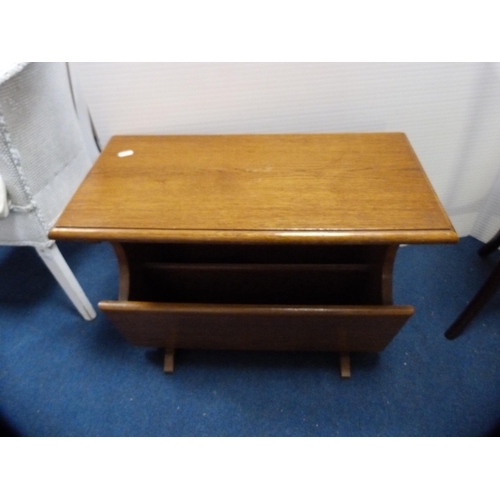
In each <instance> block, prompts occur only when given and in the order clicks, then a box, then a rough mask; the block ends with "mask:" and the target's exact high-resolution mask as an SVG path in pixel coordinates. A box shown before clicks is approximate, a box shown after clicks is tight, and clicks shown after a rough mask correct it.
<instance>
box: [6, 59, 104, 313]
mask: <svg viewBox="0 0 500 500" xmlns="http://www.w3.org/2000/svg"><path fill="white" fill-rule="evenodd" d="M2 65H3V66H2ZM75 103H76V99H75V97H74V94H73V93H72V86H71V80H70V78H69V72H68V67H67V65H66V64H65V63H12V64H6V63H0V177H1V179H2V180H1V181H0V245H24V246H32V247H34V248H35V249H36V251H37V252H38V254H39V255H40V257H41V258H42V260H43V262H44V263H45V264H46V265H47V267H48V268H49V269H50V271H51V272H52V274H53V275H54V277H55V278H56V280H57V281H58V282H59V284H60V285H61V286H62V288H63V289H64V291H65V292H66V294H67V295H68V297H69V298H70V299H71V301H72V302H73V304H74V305H75V307H76V308H77V309H78V311H79V312H80V313H81V315H82V316H83V317H84V318H85V319H88V320H90V319H93V318H94V317H95V315H96V313H95V311H94V309H93V307H92V305H91V304H90V302H89V300H88V299H87V297H86V295H85V293H84V292H83V290H82V289H81V287H80V285H79V283H78V281H77V280H76V278H75V276H74V275H73V273H72V271H71V270H70V268H69V267H68V265H67V263H66V261H65V260H64V258H63V256H62V255H61V253H60V252H59V249H58V248H57V246H56V244H55V243H54V242H53V241H51V240H49V238H48V231H49V229H50V228H51V226H52V225H53V224H54V222H55V221H56V219H57V218H58V217H59V215H60V213H61V212H62V210H63V208H64V207H65V206H66V204H67V203H68V201H69V200H70V198H71V197H72V195H73V194H74V192H75V190H76V189H77V187H78V186H79V184H80V183H81V182H82V180H83V179H84V177H85V176H86V174H87V172H88V170H89V169H90V167H91V165H92V162H93V160H94V159H95V157H96V156H97V154H98V152H97V148H95V145H94V148H95V149H94V150H92V148H91V146H89V141H86V140H85V132H84V131H83V130H82V126H81V124H80V122H79V120H78V116H77V110H76V109H77V108H76V105H75Z"/></svg>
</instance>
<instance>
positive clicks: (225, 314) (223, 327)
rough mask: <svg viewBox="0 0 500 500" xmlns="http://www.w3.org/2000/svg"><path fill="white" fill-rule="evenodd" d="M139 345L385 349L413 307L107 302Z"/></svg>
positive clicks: (109, 313)
mask: <svg viewBox="0 0 500 500" xmlns="http://www.w3.org/2000/svg"><path fill="white" fill-rule="evenodd" d="M99 307H100V308H101V310H102V311H104V312H105V313H106V315H107V316H108V317H109V318H110V319H111V321H112V322H113V323H114V324H115V326H116V327H117V328H118V329H119V330H120V331H121V332H122V334H123V335H124V336H125V338H127V340H129V341H130V342H131V343H133V344H135V345H141V346H153V347H158V346H162V347H166V348H168V349H235V350H238V349H248V350H290V351H333V352H355V351H371V352H377V351H381V350H383V349H384V348H385V347H386V346H387V344H389V342H390V341H391V340H392V339H393V338H394V336H395V335H396V334H397V332H398V331H399V330H400V329H401V327H402V326H403V325H404V324H405V323H406V321H407V320H408V318H409V317H410V316H411V315H412V314H413V307H411V306H319V305H318V306H307V307H306V306H300V307H299V306H285V305H245V304H230V305H218V304H195V303H189V304H181V303H157V302H142V301H141V302H133V301H127V302H121V301H102V302H101V303H100V304H99Z"/></svg>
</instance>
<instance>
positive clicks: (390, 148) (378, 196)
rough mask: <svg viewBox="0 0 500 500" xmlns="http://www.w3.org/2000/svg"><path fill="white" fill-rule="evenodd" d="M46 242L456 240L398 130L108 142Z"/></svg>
mask: <svg viewBox="0 0 500 500" xmlns="http://www.w3.org/2000/svg"><path fill="white" fill-rule="evenodd" d="M123 151H132V152H133V154H129V155H128V156H127V155H125V156H123V155H119V153H121V152H123ZM50 237H51V238H54V239H58V240H61V239H73V240H88V241H91V240H93V241H96V240H106V241H151V242H193V243H196V242H205V243H206V242H218V243H223V242H227V243H231V242H233V243H238V242H240V243H266V242H290V243H301V242H304V243H307V242H310V243H318V242H324V243H330V244H342V243H352V244H361V243H367V244H369V243H381V244H386V243H451V242H455V241H457V235H456V233H455V231H454V229H453V226H452V224H451V222H450V221H449V219H448V217H447V215H446V213H445V211H444V209H443V207H442V206H441V204H440V202H439V200H438V198H437V196H436V194H435V192H434V190H433V189H432V186H431V184H430V182H429V180H428V179H427V177H426V175H425V172H424V170H423V168H422V166H421V165H420V162H419V160H418V158H417V156H416V155H415V153H414V151H413V149H412V147H411V145H410V143H409V141H408V139H407V137H406V136H405V134H403V133H365V134H354V133H352V134H282V135H213V136H209V135H206V136H115V137H113V138H112V139H111V140H110V141H109V143H108V144H107V146H106V148H105V149H104V151H103V152H102V154H101V155H100V157H99V158H98V160H97V162H96V164H95V166H94V167H93V169H92V170H91V172H90V173H89V175H88V176H87V178H86V179H85V181H84V182H83V183H82V185H81V186H80V188H79V190H78V191H77V192H76V194H75V195H74V197H73V199H72V200H71V202H70V203H69V205H68V206H67V207H66V210H65V211H64V213H63V214H62V216H61V217H60V218H59V220H58V222H57V223H56V225H55V227H54V228H53V229H52V231H51V232H50Z"/></svg>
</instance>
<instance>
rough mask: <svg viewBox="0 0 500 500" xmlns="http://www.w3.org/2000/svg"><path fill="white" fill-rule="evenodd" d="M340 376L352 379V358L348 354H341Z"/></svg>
mask: <svg viewBox="0 0 500 500" xmlns="http://www.w3.org/2000/svg"><path fill="white" fill-rule="evenodd" d="M340 376H341V377H342V378H350V377H351V358H350V357H349V353H348V352H342V353H340Z"/></svg>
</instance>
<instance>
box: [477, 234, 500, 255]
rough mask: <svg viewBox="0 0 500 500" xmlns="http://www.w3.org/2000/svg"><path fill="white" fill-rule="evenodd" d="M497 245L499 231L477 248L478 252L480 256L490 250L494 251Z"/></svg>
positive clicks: (499, 235) (487, 253) (499, 244)
mask: <svg viewBox="0 0 500 500" xmlns="http://www.w3.org/2000/svg"><path fill="white" fill-rule="evenodd" d="M498 247H500V231H498V233H497V234H495V236H493V238H491V240H490V241H488V242H487V243H485V244H484V245H483V246H482V247H481V248H480V249H479V250H478V252H477V253H478V254H479V255H481V256H485V255H489V254H490V253H491V252H493V251H495V250H496V249H497V248H498Z"/></svg>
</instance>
